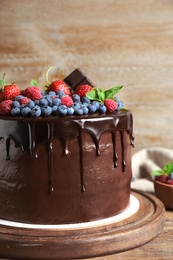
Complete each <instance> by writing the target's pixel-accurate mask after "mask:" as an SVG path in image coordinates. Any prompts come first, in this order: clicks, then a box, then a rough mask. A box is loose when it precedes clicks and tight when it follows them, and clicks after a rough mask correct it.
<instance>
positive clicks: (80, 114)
mask: <svg viewBox="0 0 173 260" xmlns="http://www.w3.org/2000/svg"><path fill="white" fill-rule="evenodd" d="M75 114H76V115H78V116H82V115H83V109H82V107H79V108H78V109H75Z"/></svg>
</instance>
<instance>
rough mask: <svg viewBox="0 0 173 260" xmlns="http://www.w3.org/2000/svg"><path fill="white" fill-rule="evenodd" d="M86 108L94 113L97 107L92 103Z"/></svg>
mask: <svg viewBox="0 0 173 260" xmlns="http://www.w3.org/2000/svg"><path fill="white" fill-rule="evenodd" d="M88 108H89V112H90V113H94V112H96V110H97V107H96V106H95V105H94V104H90V105H89V106H88Z"/></svg>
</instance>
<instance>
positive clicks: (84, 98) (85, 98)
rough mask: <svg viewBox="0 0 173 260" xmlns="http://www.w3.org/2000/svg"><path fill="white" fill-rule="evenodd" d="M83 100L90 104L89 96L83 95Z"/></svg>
mask: <svg viewBox="0 0 173 260" xmlns="http://www.w3.org/2000/svg"><path fill="white" fill-rule="evenodd" d="M82 102H83V103H87V104H90V102H91V101H90V100H89V99H88V98H87V97H85V96H83V97H82Z"/></svg>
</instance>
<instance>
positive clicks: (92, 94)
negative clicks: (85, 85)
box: [85, 89, 100, 101]
mask: <svg viewBox="0 0 173 260" xmlns="http://www.w3.org/2000/svg"><path fill="white" fill-rule="evenodd" d="M85 96H86V97H87V98H88V99H90V100H97V101H100V99H99V97H98V93H97V91H96V89H93V90H91V91H89V92H87V93H86V94H85Z"/></svg>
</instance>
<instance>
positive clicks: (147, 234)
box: [0, 191, 165, 260]
mask: <svg viewBox="0 0 173 260" xmlns="http://www.w3.org/2000/svg"><path fill="white" fill-rule="evenodd" d="M132 195H133V196H134V197H135V198H136V199H137V200H138V201H139V209H138V211H137V212H136V213H135V214H133V215H132V216H130V217H128V218H126V219H124V220H121V221H118V222H117V221H115V222H112V223H107V224H103V225H98V226H94V227H92V228H88V227H87V228H85V227H83V228H78V229H71V228H70V229H68V228H66V229H58V228H56V229H46V228H45V229H38V228H37V229H30V228H23V227H13V226H7V225H2V224H1V225H0V257H1V258H10V259H34V260H36V259H42V260H43V259H49V260H51V259H77V258H89V257H96V256H103V255H109V254H115V253H118V252H121V251H126V250H129V249H132V248H135V247H138V246H140V245H142V244H144V243H146V242H148V241H150V240H152V239H153V238H154V237H156V236H157V235H158V234H159V233H160V232H161V231H162V229H163V226H164V213H165V208H164V206H163V204H162V202H161V201H160V200H158V199H157V198H156V197H155V196H153V195H150V194H148V193H142V192H138V191H132Z"/></svg>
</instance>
